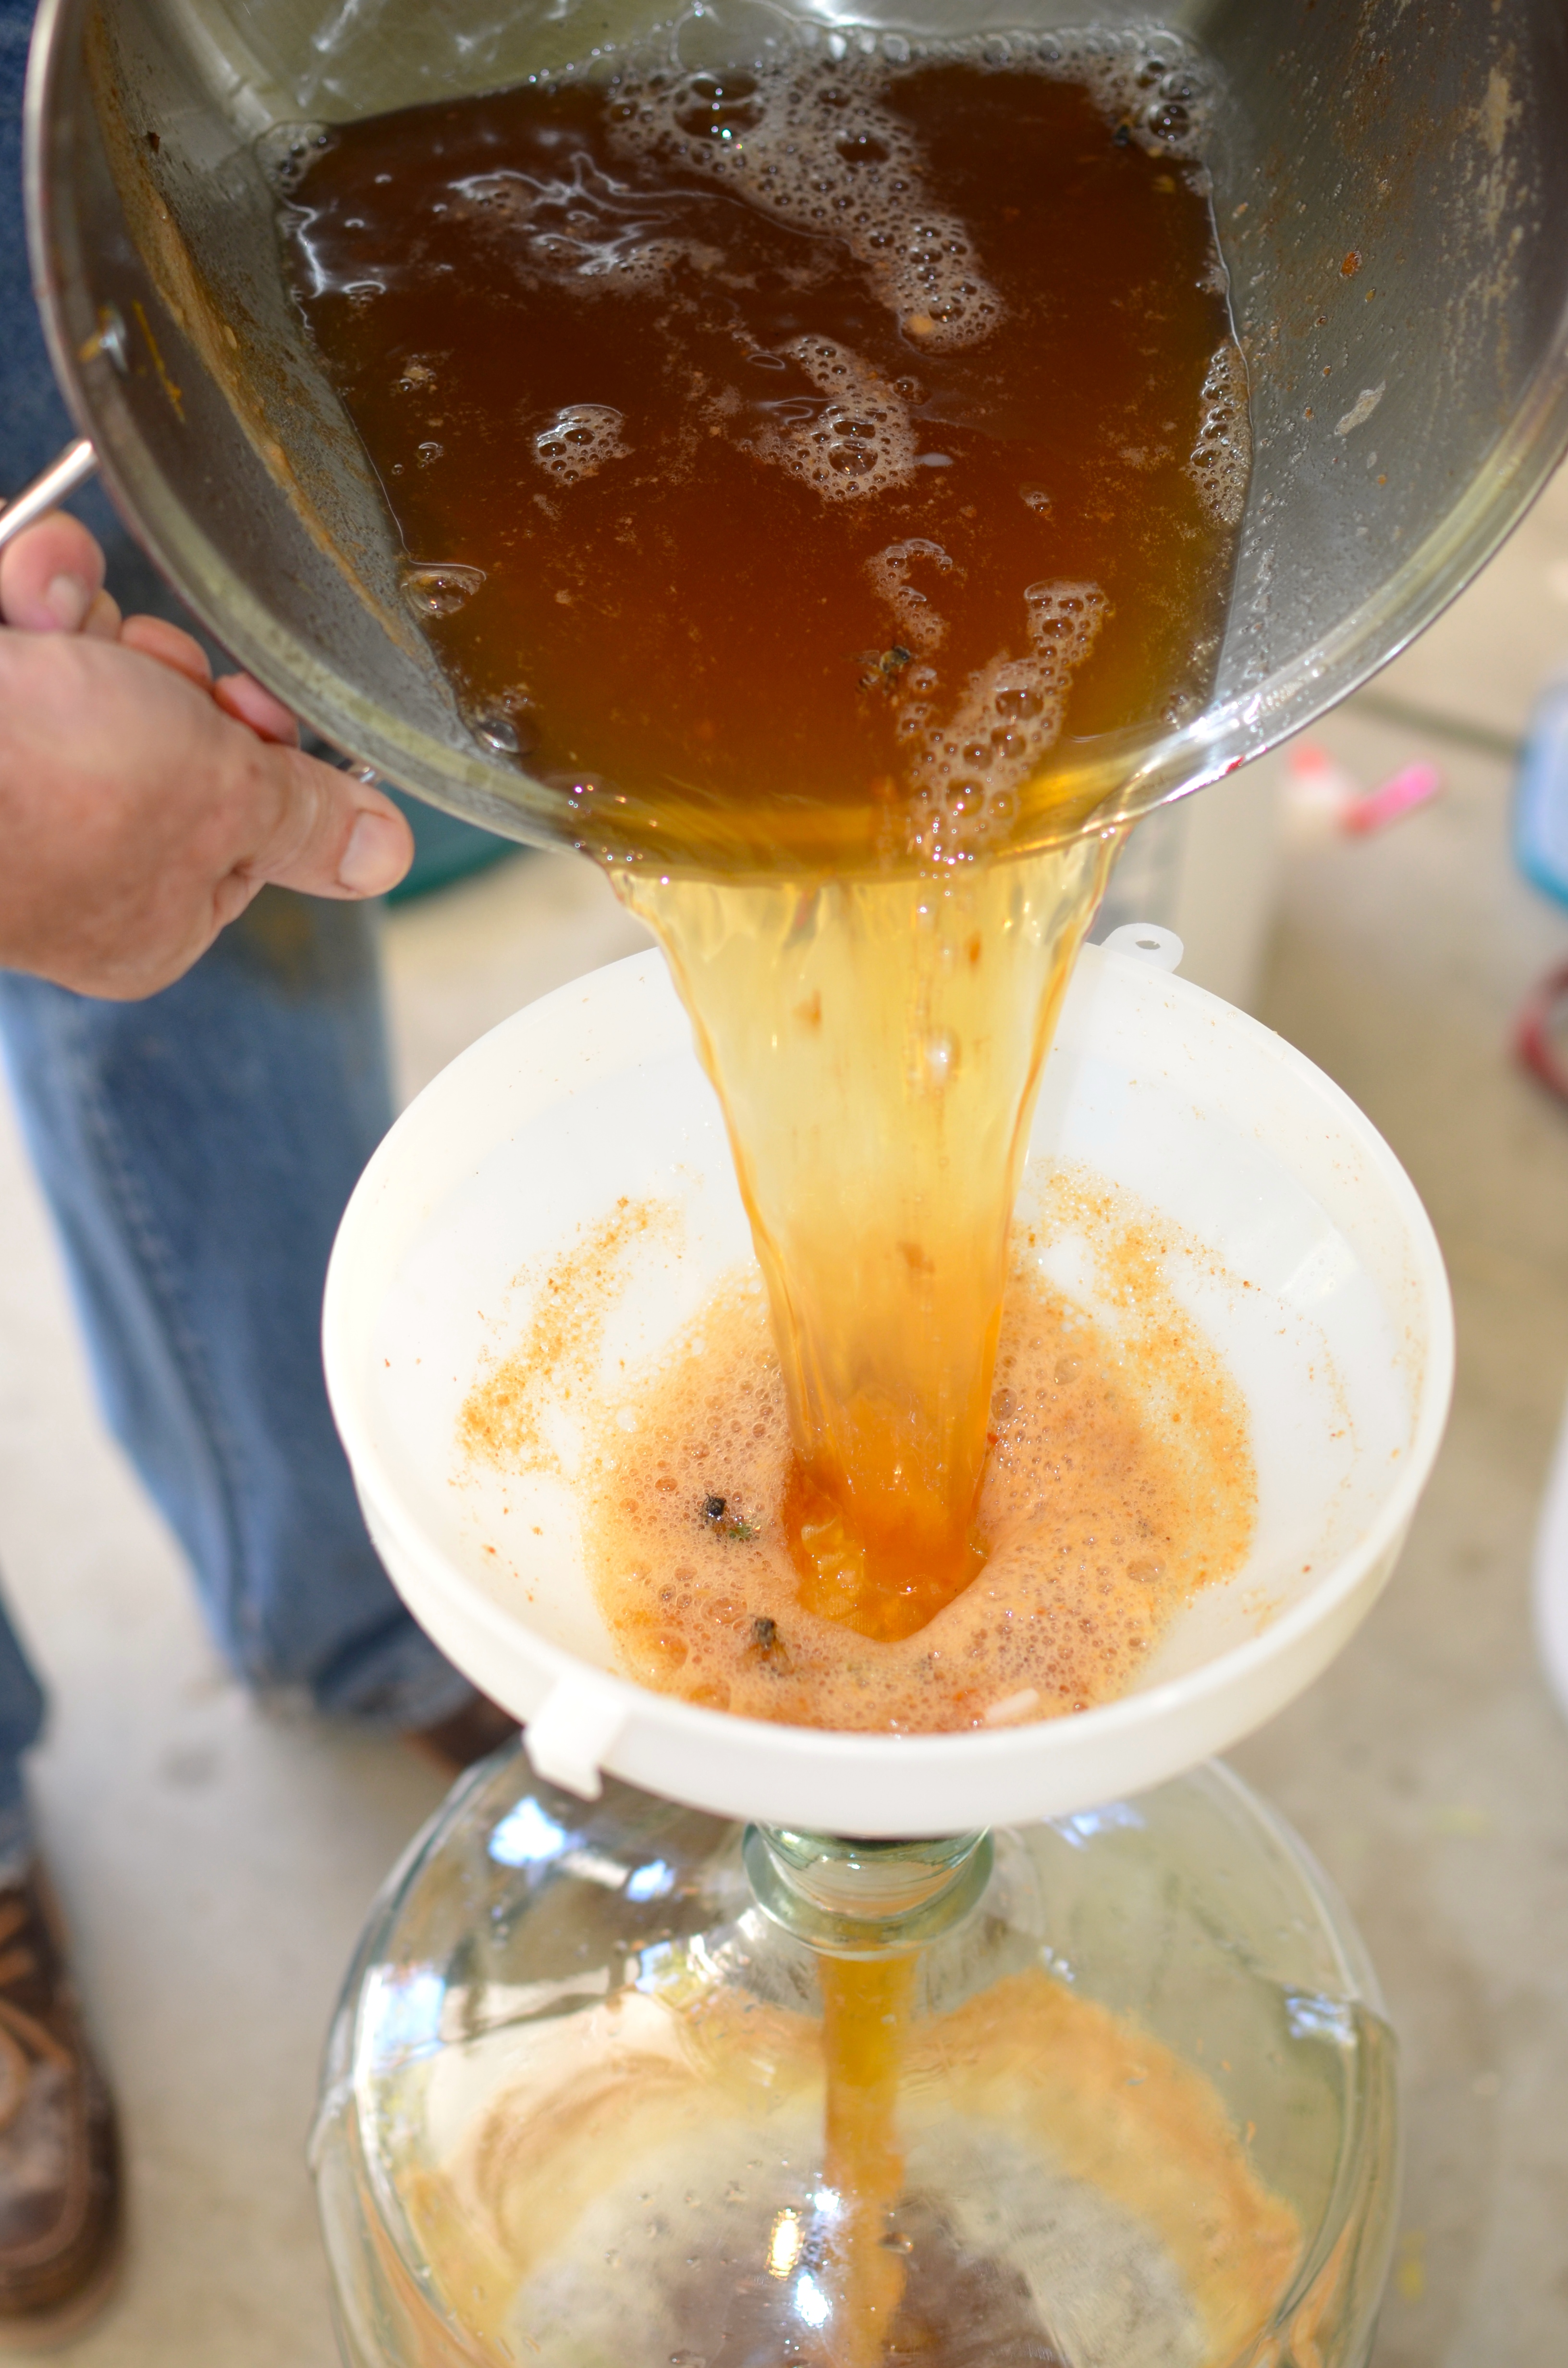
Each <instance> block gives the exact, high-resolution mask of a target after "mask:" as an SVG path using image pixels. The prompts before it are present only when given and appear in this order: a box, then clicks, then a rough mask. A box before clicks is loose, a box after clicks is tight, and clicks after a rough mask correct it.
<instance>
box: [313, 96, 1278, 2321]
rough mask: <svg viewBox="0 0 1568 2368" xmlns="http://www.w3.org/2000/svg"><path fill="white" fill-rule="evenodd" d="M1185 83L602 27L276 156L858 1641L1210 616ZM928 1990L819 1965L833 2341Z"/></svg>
mask: <svg viewBox="0 0 1568 2368" xmlns="http://www.w3.org/2000/svg"><path fill="white" fill-rule="evenodd" d="M1158 71H1159V70H1158V68H1157V67H1153V66H1152V65H1151V66H1150V67H1149V68H1148V69H1147V71H1143V70H1141V69H1139V67H1138V65H1137V62H1136V60H1132V61H1131V62H1129V63H1125V64H1124V66H1123V67H1122V68H1119V69H1118V73H1117V74H1111V73H1110V71H1109V69H1108V68H1104V67H1099V68H1093V69H1091V68H1090V67H1089V66H1088V65H1087V64H1086V63H1085V65H1084V68H1083V74H1082V76H1081V78H1079V79H1074V78H1073V77H1072V75H1070V74H1063V73H1062V72H1061V71H1060V70H1058V71H1048V70H1046V69H1045V68H1044V67H1043V66H1042V65H1041V64H1040V63H1039V60H1038V57H1037V58H1036V61H1035V63H1032V64H1029V65H1027V66H1026V65H1023V64H1019V63H1016V62H1015V64H1014V65H1013V66H1012V67H1002V68H995V67H992V66H988V65H986V64H983V63H982V62H981V61H980V59H979V58H978V57H977V56H974V55H967V54H964V55H960V54H948V55H937V54H932V55H929V56H926V57H925V58H919V59H916V60H915V61H914V62H913V63H907V64H902V65H898V66H892V65H889V64H888V63H884V62H883V61H882V60H881V59H880V58H871V59H867V58H864V57H862V56H860V55H859V54H858V52H857V51H854V50H853V49H851V50H850V51H849V54H848V55H847V56H846V57H845V58H843V59H840V60H838V61H836V62H835V61H833V60H831V59H829V58H827V57H825V56H824V54H822V52H821V51H809V52H808V51H806V50H804V49H802V51H801V52H800V54H799V55H798V56H797V57H796V58H794V59H793V60H790V61H788V62H787V63H784V64H781V65H778V66H774V67H771V68H769V69H767V70H766V71H762V70H758V71H757V72H755V73H749V74H724V75H722V76H719V77H715V76H713V75H706V76H705V75H702V74H686V75H681V74H678V73H677V72H676V70H674V69H672V68H670V67H667V66H665V67H658V66H654V67H634V66H633V65H631V63H627V64H626V65H624V67H623V68H622V69H621V70H619V72H617V71H614V70H612V69H611V68H610V67H608V66H606V67H604V68H603V69H602V70H601V71H600V72H598V73H597V75H596V77H595V78H591V79H590V78H589V77H588V76H586V75H584V76H581V77H565V78H562V80H561V81H560V82H558V83H556V84H554V85H548V84H540V85H536V86H531V87H529V88H527V89H521V90H514V91H510V92H505V93H502V94H499V95H497V96H494V97H481V98H473V99H466V100H462V101H460V102H456V103H452V104H449V105H445V104H444V105H439V106H436V107H430V108H420V109H415V110H411V111H409V112H406V113H403V114H400V115H394V116H389V117H386V118H382V119H381V120H372V121H368V122H363V123H359V124H356V125H352V126H348V127H345V128H343V129H340V130H339V131H335V132H334V133H333V134H332V135H331V137H330V139H329V140H328V141H327V142H326V143H325V144H324V146H323V147H322V148H320V149H319V151H316V152H312V153H311V154H308V155H307V159H306V164H305V168H304V170H303V171H302V173H301V175H300V176H299V177H298V179H297V181H296V184H295V187H294V188H293V189H292V191H291V193H290V195H291V199H292V203H291V206H290V212H289V216H288V222H287V230H288V241H289V248H290V258H291V270H292V275H293V281H294V286H295V289H296V291H297V293H298V295H299V298H300V301H301V305H302V306H303V308H304V311H305V313H306V316H307V318H308V320H309V323H310V325H311V328H312V331H313V333H314V336H315V338H316V341H317V345H318V347H319V349H320V351H321V353H322V356H323V358H324V362H325V364H326V367H327V369H328V370H329V372H330V374H331V376H332V377H333V379H334V381H335V383H336V385H337V386H338V388H339V389H340V391H341V392H342V393H343V396H344V398H345V400H346V402H347V407H348V409H349V412H350V414H351V416H353V418H354V421H355V423H356V425H357V427H358V430H359V433H360V435H361V437H362V438H363V439H364V442H365V444H366V447H367V449H368V450H369V454H370V457H371V459H372V461H373V462H374V464H375V466H376V467H377V469H378V470H379V472H380V473H381V481H382V484H384V486H385V488H386V491H387V495H388V498H389V501H390V503H391V506H392V511H393V514H394V516H395V518H396V519H397V522H398V525H399V528H400V529H401V531H402V533H403V537H404V541H405V544H406V548H407V552H408V555H409V568H408V575H407V584H408V591H409V597H410V598H411V600H412V601H413V603H414V605H415V609H416V610H417V611H418V612H419V613H420V614H421V615H422V616H423V618H424V619H425V621H426V625H427V628H428V631H429V632H430V635H431V637H432V639H433V641H434V643H435V645H436V647H437V651H438V652H439V653H440V655H441V656H442V658H443V660H444V661H445V664H446V666H447V668H448V670H449V674H450V676H451V678H452V680H453V682H454V684H455V685H456V687H457V689H458V691H459V694H460V700H461V701H462V703H463V705H464V707H465V710H466V712H467V713H468V715H469V716H470V718H471V719H472V723H473V725H474V728H475V730H476V733H477V734H478V735H479V736H480V738H481V739H482V741H483V742H485V743H486V744H487V745H488V746H491V747H492V748H494V749H495V750H497V751H500V752H503V753H507V754H511V755H513V756H515V757H516V758H517V761H518V762H519V764H521V765H522V766H524V767H525V768H526V769H527V771H528V773H529V774H530V775H532V776H533V777H534V778H535V779H537V780H542V781H544V782H546V783H547V784H549V785H551V786H552V787H553V788H554V789H556V790H557V791H559V792H560V793H561V794H562V797H563V798H564V799H566V800H569V802H570V804H571V808H572V812H573V815H574V819H573V822H572V824H571V825H570V826H569V828H570V835H571V836H572V837H574V840H575V843H576V844H578V845H579V846H581V847H583V848H585V849H587V850H588V851H589V852H591V853H593V854H595V855H597V857H599V859H600V860H604V861H607V862H608V863H609V864H610V865H611V866H612V871H613V875H614V876H615V877H616V878H617V884H618V886H619V888H620V891H621V893H622V894H623V895H624V896H625V897H626V899H627V901H628V902H629V903H630V904H631V905H633V906H634V907H635V909H636V910H638V911H639V912H641V913H642V915H643V916H645V917H646V918H647V919H648V920H649V921H650V923H651V924H652V925H653V928H655V929H656V930H657V931H658V933H659V935H660V937H661V939H663V941H664V943H665V948H666V951H668V953H669V955H670V958H671V962H672V965H673V968H674V970H675V973H676V980H677V982H678V984H679V985H680V988H681V991H682V993H683V995H684V996H685V997H686V1000H687V1005H688V1008H690V1010H691V1013H692V1016H693V1019H694V1021H695V1024H696V1028H697V1034H698V1042H699V1049H700V1051H701V1053H702V1057H703V1059H704V1061H705V1063H706V1064H707V1066H708V1069H709V1072H710V1076H712V1078H713V1080H714V1082H715V1084H716V1086H717V1087H718V1089H719V1091H720V1094H721V1097H722V1100H723V1103H724V1107H725V1110H726V1115H727V1118H728V1121H729V1126H730V1133H731V1141H732V1144H733V1150H734V1155H735V1161H736V1167H737V1170H738V1173H739V1176H740V1179H741V1185H742V1189H743V1190H744V1194H745V1197H746V1203H747V1207H748V1211H749V1212H750V1215H751V1219H752V1224H753V1229H754V1234H755V1238H756V1247H757V1251H758V1255H759V1258H760V1259H761V1262H762V1266H763V1269H764V1272H765V1275H766V1277H767V1285H768V1290H769V1294H770V1300H771V1305H772V1313H773V1320H774V1325H775V1329H776V1332H777V1336H778V1348H779V1354H780V1358H781V1360H782V1365H783V1371H784V1376H785V1382H786V1388H787V1392H788V1396H789V1402H790V1421H791V1429H792V1435H793V1440H794V1448H795V1457H796V1472H795V1477H794V1480H793V1482H792V1484H791V1486H790V1491H789V1496H788V1503H787V1508H786V1515H785V1519H786V1524H787V1527H788V1529H789V1531H790V1540H789V1543H790V1549H791V1551H792V1552H793V1554H794V1556H795V1561H796V1565H797V1567H798V1569H799V1571H800V1574H801V1590H802V1598H803V1600H805V1601H806V1602H807V1603H808V1604H809V1605H810V1606H811V1607H812V1609H814V1610H817V1611H826V1612H828V1613H830V1614H831V1616H833V1617H835V1618H836V1619H838V1620H841V1621H842V1622H844V1623H845V1624H846V1626H847V1627H850V1628H853V1629H856V1630H858V1631H859V1632H860V1634H862V1635H864V1636H866V1637H869V1638H871V1639H873V1640H892V1639H897V1638H899V1637H903V1636H905V1635H908V1634H910V1633H912V1632H913V1631H914V1630H916V1629H918V1628H919V1627H920V1626H921V1625H922V1624H923V1623H924V1622H926V1621H928V1620H929V1619H930V1618H931V1617H932V1616H933V1614H934V1613H935V1612H936V1611H938V1610H940V1608H941V1607H942V1606H943V1605H944V1604H945V1603H948V1602H949V1601H950V1600H952V1599H953V1598H954V1596H955V1595H956V1594H958V1593H959V1592H960V1590H961V1589H962V1588H965V1587H966V1586H967V1585H968V1584H969V1582H970V1580H971V1577H973V1575H974V1572H975V1570H976V1568H977V1566H978V1561H979V1549H978V1547H977V1544H976V1542H975V1539H974V1535H973V1524H974V1514H975V1506H976V1501H977V1497H978V1492H979V1488H980V1483H981V1477H982V1473H983V1463H984V1459H985V1454H986V1447H987V1438H986V1423H987V1411H988V1407H989V1404H990V1398H991V1391H992V1378H993V1376H992V1368H993V1364H994V1357H995V1350H996V1339H997V1330H998V1323H999V1314H1000V1307H1001V1299H1002V1289H1003V1283H1004V1280H1005V1274H1006V1235H1007V1226H1008V1222H1009V1217H1010V1213H1011V1210H1012V1206H1013V1201H1014V1198H1015V1196H1016V1191H1017V1181H1018V1176H1019V1170H1020V1165H1021V1160H1022V1156H1023V1148H1024V1144H1025V1139H1026V1135H1027V1129H1028V1118H1029V1114H1030V1111H1031V1109H1032V1106H1033V1100H1034V1093H1035V1087H1036V1085H1037V1082H1038V1078H1039V1075H1040V1064H1041V1060H1042V1057H1043V1054H1044V1051H1045V1049H1046V1046H1047V1044H1048V1042H1049V1036H1050V1030H1051V1026H1052V1025H1053V1023H1054V1019H1055V1014H1056V1010H1057V1008H1058V1006H1059V1002H1060V998H1061V995H1062V987H1063V985H1064V982H1065V979H1066V976H1067V973H1068V971H1069V969H1070V967H1071V963H1072V961H1073V958H1074V953H1075V952H1076V950H1077V946H1078V944H1079V942H1080V940H1081V938H1082V935H1083V932H1084V929H1085V927H1086V925H1087V922H1088V919H1089V916H1090V915H1091V913H1092V911H1093V909H1094V905H1095V904H1096V900H1097V897H1098V895H1099V893H1100V890H1101V888H1102V886H1103V883H1104V877H1105V871H1106V868H1107V866H1108V861H1109V860H1110V856H1111V854H1112V853H1113V851H1114V842H1113V840H1112V839H1111V838H1110V837H1102V838H1095V837H1078V838H1072V837H1069V836H1068V835H1067V834H1068V833H1069V832H1070V831H1071V830H1072V829H1073V828H1075V827H1076V826H1077V825H1078V824H1079V823H1080V822H1081V821H1082V820H1083V814H1084V793H1083V791H1082V787H1081V784H1082V781H1083V780H1084V779H1085V778H1088V777H1090V776H1093V775H1094V773H1095V765H1094V762H1093V759H1094V757H1095V753H1096V750H1100V749H1101V748H1102V746H1103V744H1104V743H1105V742H1106V740H1107V739H1108V737H1109V738H1112V739H1114V738H1115V737H1116V735H1124V736H1125V738H1126V739H1127V741H1128V743H1129V745H1131V744H1132V743H1135V742H1136V741H1137V740H1138V739H1139V738H1140V736H1142V738H1143V739H1144V740H1147V739H1148V738H1149V737H1151V736H1155V735H1157V734H1159V732H1160V731H1161V730H1162V729H1164V728H1166V727H1167V726H1168V725H1169V724H1170V723H1174V722H1179V721H1183V720H1186V719H1187V717H1188V716H1190V715H1192V714H1194V713H1196V712H1198V711H1199V709H1200V708H1201V706H1202V704H1203V702H1204V700H1205V699H1206V697H1207V693H1208V690H1209V686H1210V679H1211V676H1212V670H1213V665H1214V659H1215V654H1216V650H1217V646H1218V637H1219V632H1220V629H1221V623H1222V619H1223V609H1224V601H1225V595H1226V590H1227V586H1228V582H1229V575H1230V568H1231V561H1232V541H1233V528H1234V525H1235V523H1236V521H1237V518H1239V514H1240V496H1241V489H1242V485H1243V484H1244V469H1245V460H1244V393H1242V392H1241V387H1242V381H1241V380H1240V376H1239V370H1240V365H1239V359H1238V358H1237V357H1236V355H1235V352H1234V347H1233V344H1232V342H1231V332H1230V325H1229V320H1228V315H1227V312H1226V307H1225V303H1224V299H1223V294H1222V292H1221V291H1222V285H1223V283H1222V278H1221V274H1220V273H1219V270H1218V266H1217V256H1216V251H1215V245H1214V239H1213V231H1212V224H1211V221H1210V212H1209V208H1208V203H1207V199H1206V197H1205V196H1204V194H1203V189H1202V186H1201V181H1200V177H1199V176H1197V175H1196V174H1195V173H1194V171H1193V169H1192V166H1191V164H1190V161H1189V160H1188V159H1186V158H1184V157H1183V156H1182V155H1181V154H1177V153H1176V152H1174V151H1173V150H1172V149H1171V148H1170V146H1169V145H1168V144H1167V140H1166V138H1165V136H1163V133H1162V131H1160V129H1159V128H1158V127H1159V126H1161V125H1162V123H1163V125H1164V131H1165V132H1169V133H1170V134H1171V135H1172V136H1179V127H1178V126H1177V125H1176V122H1175V120H1174V119H1172V118H1170V117H1169V113H1168V110H1167V116H1166V118H1164V119H1162V118H1160V117H1158V116H1153V117H1152V116H1151V114H1150V112H1149V109H1148V108H1146V107H1145V106H1144V103H1143V94H1144V93H1146V92H1147V91H1148V90H1150V89H1151V88H1152V86H1153V84H1154V83H1156V82H1157V80H1158ZM1094 74H1098V76H1099V79H1098V81H1097V83H1096V82H1093V76H1094ZM1091 84H1092V85H1093V86H1091ZM1152 121H1153V123H1154V124H1155V125H1156V130H1155V131H1151V130H1150V128H1149V127H1150V124H1151V122H1152ZM1118 745H1119V744H1118ZM1102 771H1103V768H1102ZM902 1979H903V1975H902V1974H897V1975H895V1973H894V1971H893V1970H892V1969H890V1968H886V1967H877V1966H873V1967H865V1968H858V1967H854V1966H847V1965H846V1966H827V1967H824V1998H825V2001H826V2007H827V2032H828V2053H829V2067H830V2083H829V2085H830V2097H829V2108H828V2121H829V2153H830V2157H832V2164H833V2174H834V2183H835V2184H836V2185H839V2186H840V2188H841V2192H843V2194H844V2195H845V2197H846V2224H845V2231H846V2233H845V2239H844V2248H843V2256H842V2262H841V2285H842V2294H841V2299H842V2300H843V2301H844V2302H845V2303H846V2305H847V2308H846V2312H837V2311H835V2327H836V2328H839V2329H840V2330H841V2332H840V2333H839V2334H838V2335H837V2336H835V2356H836V2357H838V2358H839V2359H841V2360H843V2361H844V2362H846V2363H848V2364H849V2368H860V2363H861V2362H869V2361H871V2360H874V2359H875V2358H876V2357H877V2356H878V2354H879V2352H880V2351H881V2347H882V2342H883V2337H884V2334H885V2330H886V2328H887V2327H888V2325H889V2322H890V2318H891V2316H892V2312H893V2311H894V2310H895V2309H896V2305H897V2300H898V2294H899V2290H900V2284H901V2278H900V2272H899V2265H898V2260H897V2258H896V2256H895V2255H893V2254H892V2253H890V2252H888V2251H887V2250H886V2248H884V2247H882V2246H881V2241H880V2237H881V2229H882V2227H883V2226H884V2225H885V2214H886V2211H887V2208H888V2206H889V2205H890V2203H892V2200H893V2199H894V2197H895V2196H896V2192H897V2185H898V2158H897V2146H896V2136H895V2132H894V2124H893V2117H892V2103H893V2097H894V2093H895V2089H896V2082H897V2041H898V2034H899V2032H900V2030H901V2029H902V2024H903V2003H902V2001H892V2002H890V2000H889V1999H887V1998H883V1991H884V1989H885V1988H886V1987H887V1985H888V1984H889V1983H892V1982H896V1981H900V1980H902ZM890 2015H891V2017H892V2020H891V2022H890V2021H889V2020H888V2017H889V2016H890Z"/></svg>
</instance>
